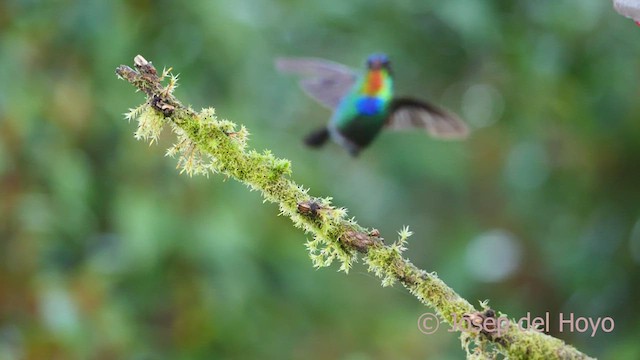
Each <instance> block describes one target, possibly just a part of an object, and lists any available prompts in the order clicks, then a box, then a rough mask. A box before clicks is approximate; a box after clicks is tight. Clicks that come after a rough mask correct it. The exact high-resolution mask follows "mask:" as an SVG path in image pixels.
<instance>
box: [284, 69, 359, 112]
mask: <svg viewBox="0 0 640 360" xmlns="http://www.w3.org/2000/svg"><path fill="white" fill-rule="evenodd" d="M275 65H276V68H277V69H278V70H279V71H281V72H285V73H292V74H297V75H302V76H303V78H302V79H301V80H300V86H301V87H302V90H304V92H305V93H306V94H307V95H309V96H310V97H312V98H313V99H315V100H316V101H318V102H319V103H321V104H322V105H324V106H326V107H328V108H330V109H335V108H336V107H338V104H339V103H340V100H341V99H342V98H343V97H344V96H345V95H346V94H347V92H349V90H350V89H351V87H352V86H353V85H354V84H355V82H356V79H357V73H356V72H355V71H353V70H352V69H351V68H349V67H347V66H345V65H342V64H338V63H335V62H332V61H328V60H322V59H315V58H278V59H276V61H275Z"/></svg>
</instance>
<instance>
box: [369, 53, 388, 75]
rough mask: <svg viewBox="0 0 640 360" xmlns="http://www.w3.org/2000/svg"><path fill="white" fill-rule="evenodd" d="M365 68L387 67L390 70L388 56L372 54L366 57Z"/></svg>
mask: <svg viewBox="0 0 640 360" xmlns="http://www.w3.org/2000/svg"><path fill="white" fill-rule="evenodd" d="M367 68H368V69H369V70H378V69H387V70H389V71H390V70H391V64H390V63H389V58H388V57H387V55H385V54H372V55H369V57H368V58H367Z"/></svg>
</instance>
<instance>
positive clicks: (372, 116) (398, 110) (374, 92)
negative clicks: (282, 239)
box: [276, 54, 469, 156]
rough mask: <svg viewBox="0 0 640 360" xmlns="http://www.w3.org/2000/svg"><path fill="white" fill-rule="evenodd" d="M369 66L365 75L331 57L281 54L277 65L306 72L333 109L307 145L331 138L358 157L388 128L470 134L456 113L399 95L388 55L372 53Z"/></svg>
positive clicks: (315, 93) (310, 86)
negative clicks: (291, 56) (395, 89)
mask: <svg viewBox="0 0 640 360" xmlns="http://www.w3.org/2000/svg"><path fill="white" fill-rule="evenodd" d="M366 66H367V68H366V71H365V72H364V74H359V73H358V72H357V71H354V70H352V69H351V68H349V67H347V66H345V65H342V64H338V63H335V62H332V61H328V60H322V59H316V58H279V59H276V68H277V69H278V70H280V71H282V72H287V73H294V74H298V75H302V76H303V78H302V80H300V86H301V87H302V89H303V90H304V92H305V93H307V95H309V96H310V97H312V98H313V99H315V100H316V101H318V102H320V103H321V104H322V105H324V106H326V107H328V108H329V109H331V110H333V115H332V116H331V120H330V121H329V124H328V125H327V126H325V127H322V128H321V129H318V130H316V131H314V132H312V133H311V134H309V135H308V136H307V137H306V138H305V139H304V142H305V143H306V144H307V145H308V146H310V147H320V146H322V145H324V144H325V143H326V142H327V140H328V139H329V138H331V139H333V140H334V141H335V142H337V143H338V144H340V145H341V146H343V147H344V148H346V149H347V151H349V153H350V154H351V155H353V156H356V155H358V153H360V151H361V150H362V149H364V148H365V147H367V146H368V145H369V144H370V143H371V141H372V140H373V139H375V137H376V136H377V135H378V133H379V132H380V130H382V129H383V128H386V129H391V130H406V129H415V128H422V129H425V130H427V132H429V134H431V136H434V137H437V138H443V139H460V138H464V137H466V136H467V134H468V132H469V131H468V129H467V126H466V125H465V123H463V122H462V121H461V120H460V119H458V117H457V116H455V115H454V114H451V113H449V112H447V111H445V110H443V109H441V108H439V107H437V106H435V105H432V104H430V103H428V102H425V101H421V100H416V99H412V98H404V97H398V98H397V97H394V95H393V77H392V71H391V66H390V63H389V59H388V58H387V56H386V55H384V54H373V55H371V56H369V58H368V59H367V64H366Z"/></svg>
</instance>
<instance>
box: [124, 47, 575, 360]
mask: <svg viewBox="0 0 640 360" xmlns="http://www.w3.org/2000/svg"><path fill="white" fill-rule="evenodd" d="M134 64H135V69H132V68H131V67H129V66H126V65H121V66H119V67H118V68H117V69H116V74H117V75H118V77H120V78H122V79H124V80H126V81H128V82H129V83H131V84H132V85H134V86H135V87H136V88H137V89H138V90H140V91H142V92H144V93H145V94H146V96H147V100H146V102H145V103H144V104H142V105H140V106H139V107H137V108H135V109H131V110H130V111H129V112H128V113H127V114H126V115H125V118H126V119H128V120H129V121H131V120H135V121H136V122H137V124H138V128H137V130H136V132H135V137H136V139H139V140H145V141H148V142H149V143H153V142H156V141H157V140H158V137H159V135H160V132H161V131H162V130H163V128H164V127H165V126H169V127H170V128H171V131H172V132H173V133H174V134H175V135H176V137H177V141H176V143H175V144H174V145H173V146H172V147H171V148H169V150H167V152H166V155H168V156H171V157H178V168H179V169H180V172H185V173H187V174H188V175H190V176H192V175H194V174H201V175H207V176H208V175H209V174H216V173H220V174H224V175H226V176H229V177H232V178H234V179H236V180H238V181H240V182H241V183H243V184H245V185H247V186H248V187H249V188H250V189H251V190H257V191H259V192H261V193H262V196H263V197H264V200H265V201H269V202H273V203H277V204H278V206H279V208H280V214H281V215H284V216H287V217H289V218H290V219H291V220H292V222H293V224H294V225H295V226H296V227H298V228H301V229H303V230H304V231H305V232H306V233H308V234H310V235H311V236H312V239H311V240H308V241H307V242H306V244H305V245H306V247H307V250H308V251H309V255H310V257H311V260H312V263H313V266H315V267H327V266H330V265H331V264H332V263H333V262H334V261H335V260H338V261H339V262H340V270H341V271H344V272H346V273H347V272H349V269H350V268H351V266H352V264H353V263H354V262H355V261H356V260H357V255H358V254H361V256H362V257H363V262H364V263H365V264H366V265H367V267H368V270H369V271H370V272H373V273H374V274H375V275H376V276H378V277H379V278H381V279H382V285H383V286H389V285H392V284H393V283H394V282H395V281H399V282H400V283H402V285H403V286H405V287H406V288H407V289H408V290H409V292H411V294H413V295H414V296H416V297H417V298H418V299H419V300H420V301H421V302H422V303H424V304H425V305H428V306H430V307H432V308H433V309H434V310H435V312H436V313H437V314H438V316H439V317H440V318H441V319H442V320H443V321H444V322H446V323H452V322H453V321H454V320H455V319H462V318H465V317H467V318H468V317H474V318H482V317H483V316H484V317H486V316H487V315H486V314H488V313H492V314H493V313H494V312H493V310H491V311H489V310H490V309H488V308H486V306H481V307H482V311H477V310H476V309H475V308H474V307H473V306H472V305H471V304H470V303H469V302H468V301H467V300H465V299H464V298H462V297H460V296H459V295H458V294H457V293H456V292H455V291H454V290H453V289H451V288H450V287H449V286H447V285H446V284H445V283H444V282H443V281H442V280H440V278H438V276H437V275H436V274H435V273H428V272H426V271H424V270H421V269H418V268H417V267H416V266H414V265H413V264H412V263H411V262H410V261H409V260H407V259H406V258H404V257H403V255H402V253H403V251H404V250H406V246H407V239H408V238H409V237H410V236H411V235H412V233H411V231H409V228H408V227H405V228H403V229H402V230H401V231H399V233H398V239H397V240H396V241H395V242H393V243H391V244H388V245H387V244H385V243H384V241H383V238H382V237H380V233H379V232H378V230H376V229H367V228H364V227H362V226H360V225H358V223H357V222H356V221H355V219H353V218H348V217H347V210H346V209H344V208H341V207H336V206H334V205H333V204H332V202H331V200H332V199H331V198H330V197H325V198H321V197H312V196H311V195H309V189H305V188H304V187H302V186H300V185H298V184H296V183H295V182H293V181H292V180H291V178H290V176H291V172H292V170H291V163H290V162H289V160H286V159H280V158H277V157H275V156H274V155H273V154H272V153H271V152H270V151H268V150H265V151H263V152H257V151H255V150H250V149H247V139H248V136H249V132H248V131H247V129H246V128H245V127H244V126H239V127H238V126H237V125H236V124H234V123H233V122H231V121H228V120H220V119H218V118H217V116H216V114H215V111H214V109H212V108H206V109H202V110H201V111H199V112H196V111H195V110H193V109H191V108H190V107H187V106H184V105H182V103H181V102H180V101H178V99H176V98H175V97H174V95H173V90H174V89H175V87H176V86H177V84H178V83H177V80H178V78H177V76H175V75H172V74H171V69H169V70H164V71H163V72H162V73H161V74H160V75H158V72H157V70H156V68H155V67H154V66H153V65H152V64H151V62H149V61H147V60H146V59H144V58H143V57H142V56H140V55H138V56H136V57H135V59H134ZM165 81H166V83H167V84H166V85H163V82H165ZM510 324H511V325H512V326H509V327H508V329H507V330H506V331H505V332H504V333H495V332H486V331H485V332H477V331H472V329H467V330H463V331H461V334H460V338H461V341H462V344H463V347H464V349H465V351H466V352H467V357H468V358H474V359H484V358H495V357H496V356H497V355H498V354H502V355H506V356H508V357H509V358H510V359H588V357H587V356H586V355H584V354H582V353H581V352H579V351H578V350H576V349H575V348H573V347H571V346H568V345H566V344H564V342H562V341H561V340H559V339H555V338H553V337H551V336H548V335H545V334H542V333H540V332H537V331H533V330H522V329H520V328H519V327H518V326H516V324H515V323H514V322H513V321H511V322H510Z"/></svg>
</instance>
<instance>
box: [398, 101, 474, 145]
mask: <svg viewBox="0 0 640 360" xmlns="http://www.w3.org/2000/svg"><path fill="white" fill-rule="evenodd" d="M385 125H386V128H387V129H390V130H407V129H416V128H421V129H425V130H427V131H428V132H429V134H430V135H431V136H433V137H437V138H443V139H462V138H465V137H467V135H468V134H469V128H468V127H467V125H466V124H465V123H464V122H462V120H460V119H459V118H458V117H457V116H456V115H454V114H451V113H449V112H447V111H445V110H443V109H440V108H439V107H437V106H435V105H432V104H429V103H427V102H424V101H419V100H414V99H408V98H399V99H393V100H392V102H391V104H390V112H389V118H388V119H387V122H386V124H385Z"/></svg>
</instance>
